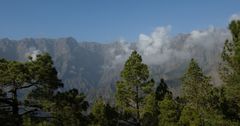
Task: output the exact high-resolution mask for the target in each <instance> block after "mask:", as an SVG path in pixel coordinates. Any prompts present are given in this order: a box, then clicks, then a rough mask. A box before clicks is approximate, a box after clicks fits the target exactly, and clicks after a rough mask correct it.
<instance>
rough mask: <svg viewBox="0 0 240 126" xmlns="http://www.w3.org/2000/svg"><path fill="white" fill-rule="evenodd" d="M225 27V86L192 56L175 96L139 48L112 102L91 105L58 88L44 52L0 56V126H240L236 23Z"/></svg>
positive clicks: (100, 100)
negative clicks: (21, 57)
mask: <svg viewBox="0 0 240 126" xmlns="http://www.w3.org/2000/svg"><path fill="white" fill-rule="evenodd" d="M229 30H230V32H231V34H232V38H231V39H229V40H226V42H225V45H224V48H223V52H222V60H223V62H222V63H221V64H219V73H220V75H221V79H222V81H223V85H221V86H218V87H215V86H213V85H212V84H211V77H209V76H206V75H204V73H203V71H202V69H201V68H200V67H199V65H198V63H197V61H196V60H194V59H191V60H190V63H189V65H188V68H187V69H186V71H185V73H184V75H183V76H182V78H181V95H180V96H177V97H173V94H172V92H171V91H170V90H169V89H168V86H167V84H166V83H165V81H164V79H161V80H160V83H159V84H156V83H155V81H154V80H153V79H152V78H151V76H150V73H149V69H148V66H147V65H146V64H144V63H143V62H142V58H141V56H140V55H139V54H138V53H137V51H133V52H132V54H131V55H130V57H129V58H128V60H127V61H126V62H125V65H124V68H123V70H122V71H121V75H120V80H119V81H117V83H116V94H115V102H114V104H111V105H110V104H108V103H107V102H105V101H104V100H103V98H101V97H99V98H98V99H96V100H95V102H94V103H93V104H92V105H89V103H88V101H86V99H85V95H84V94H83V93H79V92H78V90H76V89H71V90H68V91H61V88H62V87H63V86H64V85H63V83H62V81H61V80H60V79H59V78H58V77H57V71H56V69H55V68H54V65H53V61H52V59H51V57H50V56H49V54H47V53H44V54H41V55H38V56H37V58H36V59H33V58H32V57H29V61H28V62H17V61H9V60H5V59H0V125H1V126H239V125H240V21H232V22H231V23H230V24H229ZM216 65H218V64H216ZM89 106H91V107H89Z"/></svg>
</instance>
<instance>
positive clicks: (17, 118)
mask: <svg viewBox="0 0 240 126" xmlns="http://www.w3.org/2000/svg"><path fill="white" fill-rule="evenodd" d="M12 95H13V105H12V112H13V116H14V119H15V120H14V123H15V124H16V126H22V118H21V116H20V115H19V104H18V98H17V90H16V89H14V90H13V91H12Z"/></svg>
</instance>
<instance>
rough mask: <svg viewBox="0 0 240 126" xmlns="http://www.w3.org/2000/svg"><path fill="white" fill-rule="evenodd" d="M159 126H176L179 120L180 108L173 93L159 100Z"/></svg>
mask: <svg viewBox="0 0 240 126" xmlns="http://www.w3.org/2000/svg"><path fill="white" fill-rule="evenodd" d="M158 106H159V111H160V114H159V117H158V118H159V123H158V125H159V126H175V125H177V122H178V120H179V116H180V109H179V105H178V104H177V102H176V101H175V100H174V99H173V98H172V96H171V94H167V95H165V97H164V99H163V100H162V101H160V102H159V104H158Z"/></svg>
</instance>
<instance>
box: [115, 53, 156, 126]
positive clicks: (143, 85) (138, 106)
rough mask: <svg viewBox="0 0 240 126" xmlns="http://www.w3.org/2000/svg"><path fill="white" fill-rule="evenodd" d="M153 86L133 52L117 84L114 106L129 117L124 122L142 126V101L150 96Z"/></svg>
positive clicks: (138, 57)
mask: <svg viewBox="0 0 240 126" xmlns="http://www.w3.org/2000/svg"><path fill="white" fill-rule="evenodd" d="M153 86H154V82H153V80H151V79H150V77H149V70H148V67H147V65H146V64H143V63H142V58H141V56H140V55H139V54H138V53H137V51H133V52H132V54H131V56H130V57H129V58H128V60H127V61H126V63H125V65H124V69H123V70H122V72H121V80H120V81H118V82H117V91H116V104H117V106H118V108H119V109H120V110H121V111H122V112H123V113H124V114H126V115H129V116H130V117H131V118H130V119H127V120H125V121H127V122H128V123H131V124H133V125H136V126H141V125H142V122H141V120H142V117H143V115H144V111H143V110H144V106H145V104H144V103H145V102H144V99H145V98H146V96H148V95H151V93H152V92H153Z"/></svg>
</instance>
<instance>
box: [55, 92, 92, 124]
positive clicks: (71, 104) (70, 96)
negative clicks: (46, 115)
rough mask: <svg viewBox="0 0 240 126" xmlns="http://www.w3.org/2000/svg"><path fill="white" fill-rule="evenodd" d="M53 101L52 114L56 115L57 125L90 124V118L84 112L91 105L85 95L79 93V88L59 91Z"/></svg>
mask: <svg viewBox="0 0 240 126" xmlns="http://www.w3.org/2000/svg"><path fill="white" fill-rule="evenodd" d="M53 102H54V103H53V105H52V107H51V110H50V114H51V115H52V116H53V117H54V119H53V123H54V124H55V125H62V126H78V125H81V126H84V125H87V124H88V119H87V117H86V116H85V115H84V113H83V112H86V110H87V108H88V106H89V105H88V102H87V101H85V95H84V94H82V93H80V94H79V93H78V90H77V89H72V90H69V91H67V92H63V93H60V92H58V93H57V94H56V96H54V101H53Z"/></svg>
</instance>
